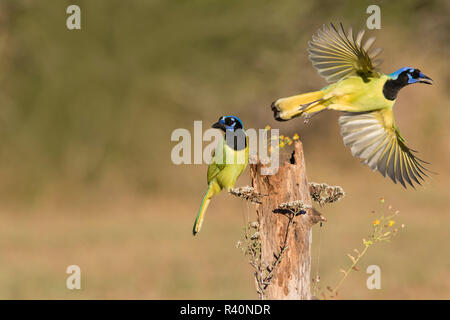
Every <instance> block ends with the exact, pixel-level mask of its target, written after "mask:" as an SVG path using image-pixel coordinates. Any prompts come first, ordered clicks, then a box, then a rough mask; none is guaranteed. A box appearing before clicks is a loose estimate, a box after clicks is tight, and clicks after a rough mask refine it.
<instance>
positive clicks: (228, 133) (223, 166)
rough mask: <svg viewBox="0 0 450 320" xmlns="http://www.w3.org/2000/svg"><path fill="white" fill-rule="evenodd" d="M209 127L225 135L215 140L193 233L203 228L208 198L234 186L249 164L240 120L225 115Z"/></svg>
mask: <svg viewBox="0 0 450 320" xmlns="http://www.w3.org/2000/svg"><path fill="white" fill-rule="evenodd" d="M212 127H213V128H217V129H220V130H222V131H223V132H224V133H225V135H224V137H223V139H221V140H220V141H219V142H218V144H217V146H216V149H215V151H214V154H213V158H212V161H211V163H210V165H209V167H208V174H207V181H208V189H206V193H205V196H204V197H203V201H202V204H201V206H200V209H199V210H198V213H197V218H196V219H195V223H194V229H193V234H194V236H195V235H196V234H197V233H198V232H199V231H200V228H201V227H202V223H203V219H204V217H205V212H206V209H207V208H208V205H209V203H210V201H211V198H212V197H213V196H214V195H215V194H217V193H219V192H220V191H221V190H222V189H224V188H225V189H226V190H227V191H229V190H230V189H232V188H234V185H235V183H236V180H237V178H238V177H239V176H240V175H241V173H242V172H243V171H244V170H245V168H246V167H247V164H248V138H247V136H246V134H245V131H244V125H243V124H242V121H241V120H240V119H239V118H238V117H235V116H224V117H221V118H220V119H219V121H217V122H216V123H214V124H213V125H212Z"/></svg>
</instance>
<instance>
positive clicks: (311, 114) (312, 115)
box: [303, 108, 328, 124]
mask: <svg viewBox="0 0 450 320" xmlns="http://www.w3.org/2000/svg"><path fill="white" fill-rule="evenodd" d="M325 110H328V108H325V109H322V110H319V111H316V112H311V113H305V116H304V120H303V123H305V124H307V123H308V122H309V120H311V118H312V117H314V116H316V115H318V114H319V113H321V112H323V111H325Z"/></svg>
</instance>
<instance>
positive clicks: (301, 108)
mask: <svg viewBox="0 0 450 320" xmlns="http://www.w3.org/2000/svg"><path fill="white" fill-rule="evenodd" d="M323 100H324V99H319V100H315V101H313V102H309V103H305V104H301V105H300V107H299V108H298V110H300V111H305V110H306V108H308V107H309V106H311V105H313V104H315V103H317V102H320V101H323Z"/></svg>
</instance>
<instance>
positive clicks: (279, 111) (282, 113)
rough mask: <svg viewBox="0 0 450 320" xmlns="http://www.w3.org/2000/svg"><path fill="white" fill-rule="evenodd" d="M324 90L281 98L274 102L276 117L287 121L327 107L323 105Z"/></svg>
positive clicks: (273, 107)
mask: <svg viewBox="0 0 450 320" xmlns="http://www.w3.org/2000/svg"><path fill="white" fill-rule="evenodd" d="M323 96H324V92H323V91H314V92H309V93H304V94H300V95H296V96H292V97H287V98H281V99H278V100H277V101H275V102H273V103H272V106H271V107H272V110H273V112H274V117H275V119H276V120H278V121H286V120H290V119H292V118H295V117H298V116H301V115H302V114H304V113H305V114H308V113H315V112H318V111H322V110H323V109H325V108H326V106H325V105H323V102H324V101H325V100H324V99H323Z"/></svg>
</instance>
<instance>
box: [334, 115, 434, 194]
mask: <svg viewBox="0 0 450 320" xmlns="http://www.w3.org/2000/svg"><path fill="white" fill-rule="evenodd" d="M339 125H340V126H341V135H342V137H343V141H344V144H345V145H346V146H347V147H350V150H351V152H352V155H353V156H355V157H358V158H360V159H362V162H363V163H364V164H366V165H368V166H369V167H370V168H371V169H372V170H374V171H375V170H378V171H379V172H380V173H381V174H382V175H383V176H384V177H385V176H386V175H387V176H389V178H391V179H392V181H393V182H394V183H397V181H398V182H400V184H401V185H402V186H403V187H405V188H406V185H407V184H408V185H410V186H412V187H413V188H415V185H414V183H417V184H418V185H420V184H421V183H420V180H424V177H423V176H426V177H427V174H426V173H425V172H426V171H428V169H427V168H426V167H425V164H427V162H425V161H423V160H421V159H419V158H418V157H417V156H415V154H414V152H413V150H412V149H410V148H408V147H407V146H406V144H405V141H404V139H403V137H402V136H401V135H400V132H399V131H398V128H397V127H396V126H395V123H394V121H393V113H392V110H379V111H372V112H362V113H350V112H347V113H344V114H343V115H342V116H341V117H340V118H339Z"/></svg>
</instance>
